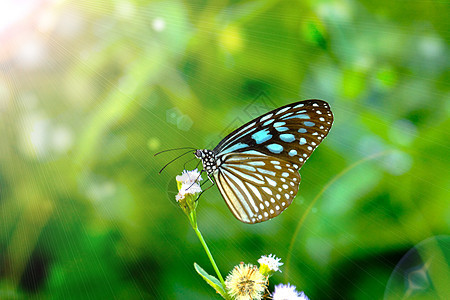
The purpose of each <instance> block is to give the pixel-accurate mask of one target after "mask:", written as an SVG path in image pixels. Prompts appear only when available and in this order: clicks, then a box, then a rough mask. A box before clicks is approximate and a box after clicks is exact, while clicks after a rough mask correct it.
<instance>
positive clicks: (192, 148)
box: [153, 147, 196, 156]
mask: <svg viewBox="0 0 450 300" xmlns="http://www.w3.org/2000/svg"><path fill="white" fill-rule="evenodd" d="M184 149H191V150H196V148H194V147H181V148H173V149H167V150H163V151H160V152H158V153H155V154H153V156H156V155H159V154H161V153H164V152H169V151H174V150H184Z"/></svg>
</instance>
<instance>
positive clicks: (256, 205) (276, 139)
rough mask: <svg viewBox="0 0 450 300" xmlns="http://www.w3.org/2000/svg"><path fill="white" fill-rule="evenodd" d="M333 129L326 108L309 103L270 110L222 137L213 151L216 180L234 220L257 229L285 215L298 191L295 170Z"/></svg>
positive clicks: (328, 109) (298, 177) (293, 104)
mask: <svg viewBox="0 0 450 300" xmlns="http://www.w3.org/2000/svg"><path fill="white" fill-rule="evenodd" d="M332 123H333V114H332V112H331V110H330V107H329V105H328V103H326V102H325V101H322V100H314V99H313V100H305V101H300V102H296V103H292V104H289V105H286V106H283V107H280V108H278V109H275V110H273V111H271V112H268V113H266V114H264V115H262V116H261V117H258V118H256V119H255V120H253V121H250V122H248V123H247V124H245V125H243V126H241V127H240V128H238V129H236V130H235V131H233V132H232V133H230V134H229V135H228V136H226V137H225V138H224V139H223V140H222V141H221V142H220V143H219V144H218V145H217V147H216V148H214V150H213V152H214V154H215V156H216V161H217V163H218V165H219V168H218V170H217V172H216V173H215V179H216V182H217V185H218V187H219V190H220V192H221V194H222V196H223V197H224V198H225V201H226V203H227V205H228V207H229V208H230V210H231V211H232V212H233V214H234V215H235V216H236V218H238V219H239V220H241V221H243V222H246V223H258V222H262V221H266V220H269V219H272V218H273V217H275V216H277V215H279V214H280V213H281V212H282V211H283V210H284V209H286V208H287V207H288V206H289V204H290V203H291V202H292V200H293V198H294V197H295V195H296V194H297V191H298V185H299V183H300V174H299V173H298V170H299V169H300V168H301V167H302V165H303V164H304V163H305V161H306V160H307V159H308V158H309V157H310V156H311V154H312V152H313V151H314V149H315V148H316V147H317V146H318V145H319V144H320V143H321V142H322V140H323V139H324V138H325V137H326V136H327V134H328V132H329V130H330V128H331V125H332ZM258 164H259V165H258Z"/></svg>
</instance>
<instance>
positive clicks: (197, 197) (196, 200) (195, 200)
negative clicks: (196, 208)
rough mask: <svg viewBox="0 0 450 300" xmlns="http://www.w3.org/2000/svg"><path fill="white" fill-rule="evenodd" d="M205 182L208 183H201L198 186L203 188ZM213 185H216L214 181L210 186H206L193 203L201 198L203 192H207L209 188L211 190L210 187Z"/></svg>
mask: <svg viewBox="0 0 450 300" xmlns="http://www.w3.org/2000/svg"><path fill="white" fill-rule="evenodd" d="M207 182H208V181H205V182H203V183H202V184H200V186H202V187H203V185H204V184H206V183H207ZM215 185H216V183H215V182H214V181H212V184H211V185H210V186H208V187H207V188H206V189H204V190H203V191H202V192H201V193H200V194H199V195H198V197H197V199H196V200H195V201H198V199H199V198H200V196H201V195H202V194H203V193H204V192H206V191H207V190H209V189H210V188H212V187H213V186H215Z"/></svg>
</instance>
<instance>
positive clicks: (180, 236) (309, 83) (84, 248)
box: [0, 0, 450, 299]
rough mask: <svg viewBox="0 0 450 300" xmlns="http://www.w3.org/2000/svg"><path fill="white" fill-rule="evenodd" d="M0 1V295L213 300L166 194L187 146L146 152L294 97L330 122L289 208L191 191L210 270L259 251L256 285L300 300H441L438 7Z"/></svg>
mask: <svg viewBox="0 0 450 300" xmlns="http://www.w3.org/2000/svg"><path fill="white" fill-rule="evenodd" d="M2 3H3V4H1V5H0V8H1V9H0V11H1V12H0V15H1V21H0V120H1V121H0V136H1V137H2V142H1V143H0V299H23V298H27V299H28V298H29V299H61V298H64V299H114V298H115V299H216V298H217V295H215V292H214V291H213V290H212V289H211V288H210V287H209V286H207V285H206V284H205V283H204V282H203V280H202V279H201V278H200V277H199V276H198V275H197V274H196V273H195V271H194V268H193V263H194V262H197V263H198V264H200V265H201V266H202V267H203V268H205V270H207V271H208V272H209V273H211V274H213V270H212V268H211V266H210V264H209V261H208V259H207V257H206V255H205V253H204V252H203V250H202V248H201V245H200V243H199V241H198V240H197V237H196V236H195V234H194V232H193V230H192V229H191V228H190V225H189V223H188V220H187V218H186V217H185V216H184V215H183V213H182V211H181V209H179V208H178V207H177V205H176V203H175V200H174V196H175V193H176V184H175V181H174V180H175V176H176V175H178V174H180V173H181V171H182V169H183V163H184V162H185V161H186V160H187V159H188V158H186V159H185V160H180V161H179V162H177V163H174V164H172V165H170V166H169V167H168V168H167V169H166V171H165V172H163V173H162V174H161V175H158V171H159V169H160V168H161V167H162V166H163V165H164V164H165V163H167V162H168V161H169V160H170V159H172V158H173V157H175V153H167V154H162V155H160V156H157V157H154V156H153V154H154V153H156V152H158V151H161V150H164V149H167V148H176V147H186V146H192V147H198V148H205V147H209V148H213V147H214V145H215V144H217V143H218V142H219V141H220V139H221V138H223V137H225V135H226V134H227V133H229V132H231V131H232V130H233V129H235V128H237V127H238V126H240V125H242V124H243V123H244V122H247V121H249V120H251V119H252V118H254V117H256V116H258V115H260V114H262V113H264V112H267V111H269V110H271V109H273V108H275V107H278V106H282V105H285V104H288V103H291V102H295V101H299V100H302V99H308V98H319V99H324V100H326V101H328V102H329V103H330V105H331V107H332V109H333V112H334V116H335V123H334V125H333V128H332V130H331V132H330V134H329V136H328V137H327V139H326V140H325V141H324V142H323V143H322V145H321V146H320V147H319V148H318V149H317V150H316V151H315V153H314V154H313V155H312V157H311V158H310V159H309V160H308V162H307V163H306V164H305V166H304V167H303V168H302V170H301V175H302V183H301V185H300V191H299V194H298V195H297V197H296V199H295V201H294V202H293V204H292V205H291V207H290V208H289V209H288V210H286V212H284V213H283V214H282V215H281V216H279V217H277V218H275V219H273V220H271V221H269V222H265V223H262V224H256V225H247V224H243V223H240V222H239V221H237V220H236V219H235V218H234V217H233V215H232V214H231V212H230V211H228V208H227V207H226V205H225V203H224V201H223V199H222V198H221V196H220V194H219V192H218V190H217V188H216V187H214V188H212V189H210V190H208V191H207V192H206V193H205V195H204V196H203V197H202V198H201V200H200V204H199V208H198V222H199V226H200V229H201V230H202V232H203V234H204V236H205V239H206V240H207V242H208V243H209V246H210V248H211V251H212V253H213V254H214V256H215V258H216V261H217V263H218V265H219V268H220V269H221V271H222V273H223V275H226V273H228V271H230V270H231V269H232V268H233V266H234V265H236V264H238V263H239V262H241V261H244V262H246V263H256V261H257V259H258V258H259V257H260V256H261V255H267V254H269V253H274V254H276V255H277V256H278V257H281V258H282V262H285V266H283V267H282V270H283V273H278V274H276V275H275V276H274V277H272V278H271V288H272V286H273V284H278V283H282V282H283V283H287V282H290V283H291V284H294V285H296V286H297V288H298V290H304V291H305V293H306V294H307V295H308V296H309V297H310V298H311V299H383V298H385V299H398V298H401V297H403V296H407V297H412V298H418V299H419V298H421V297H422V298H423V297H424V298H435V297H438V296H440V297H442V299H444V298H445V295H447V296H448V294H447V293H449V290H448V286H449V281H448V280H449V278H450V276H449V272H450V270H449V256H450V254H449V252H450V246H449V245H450V243H449V234H450V205H449V199H450V197H449V196H450V193H449V191H450V176H449V167H450V164H449V162H450V155H449V148H450V143H449V141H450V134H449V130H448V128H449V127H450V118H449V115H450V101H449V100H450V90H449V60H448V57H449V37H450V36H449V30H448V29H449V19H448V16H449V13H450V11H449V3H448V2H447V1H418V0H417V1H416V0H413V1H386V0H382V1H360V2H358V1H351V0H349V1H333V0H330V1H328V0H323V1H312V0H310V1H126V0H123V1H120V0H118V1H94V2H90V1H64V0H59V1H48V0H23V1H14V0H6V1H2ZM189 158H191V157H189ZM187 167H188V168H189V169H192V168H194V167H195V162H191V163H189V164H188V165H187ZM324 188H325V189H324ZM321 191H323V194H321V195H320V197H319V198H317V201H316V202H315V203H313V207H312V209H311V210H309V211H308V210H307V208H308V205H311V203H312V202H313V200H314V198H315V197H316V196H318V195H319V193H320V192H321ZM302 218H304V221H303V223H301V224H300V225H299V222H300V220H302ZM296 228H299V231H298V234H297V235H294V232H295V230H296ZM414 253H415V254H414ZM430 253H431V254H430ZM288 257H290V260H289V265H288V264H287V259H288ZM405 270H406V271H405ZM411 270H413V271H414V270H416V271H417V270H418V272H416V273H414V272H412V271H411ZM408 272H409V273H408ZM414 274H416V275H414ZM417 274H419V275H417ZM391 275H392V276H391ZM390 279H391V280H390Z"/></svg>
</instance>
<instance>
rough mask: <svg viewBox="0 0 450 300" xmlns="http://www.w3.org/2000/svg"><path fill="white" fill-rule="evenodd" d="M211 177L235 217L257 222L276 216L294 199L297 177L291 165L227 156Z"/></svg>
mask: <svg viewBox="0 0 450 300" xmlns="http://www.w3.org/2000/svg"><path fill="white" fill-rule="evenodd" d="M223 159H224V161H223V163H222V165H221V167H220V169H219V170H218V172H217V173H215V175H214V177H215V180H216V183H217V185H218V187H219V191H220V193H221V194H222V196H223V198H224V199H225V202H226V203H227V205H228V207H229V208H230V210H231V212H232V213H233V214H234V216H235V217H236V218H237V219H238V220H240V221H242V222H245V223H259V222H263V221H266V220H269V219H272V218H274V217H276V216H278V215H279V214H280V213H281V212H282V211H283V210H285V209H286V208H287V207H288V206H289V205H290V204H291V202H292V200H293V199H294V197H295V195H296V194H297V191H298V185H299V183H300V174H299V173H298V171H297V169H295V168H294V167H293V165H292V163H290V162H287V161H284V160H279V159H274V158H273V157H271V156H267V155H255V154H247V155H245V156H244V155H242V154H239V153H237V154H228V155H225V156H224V158H223Z"/></svg>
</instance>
